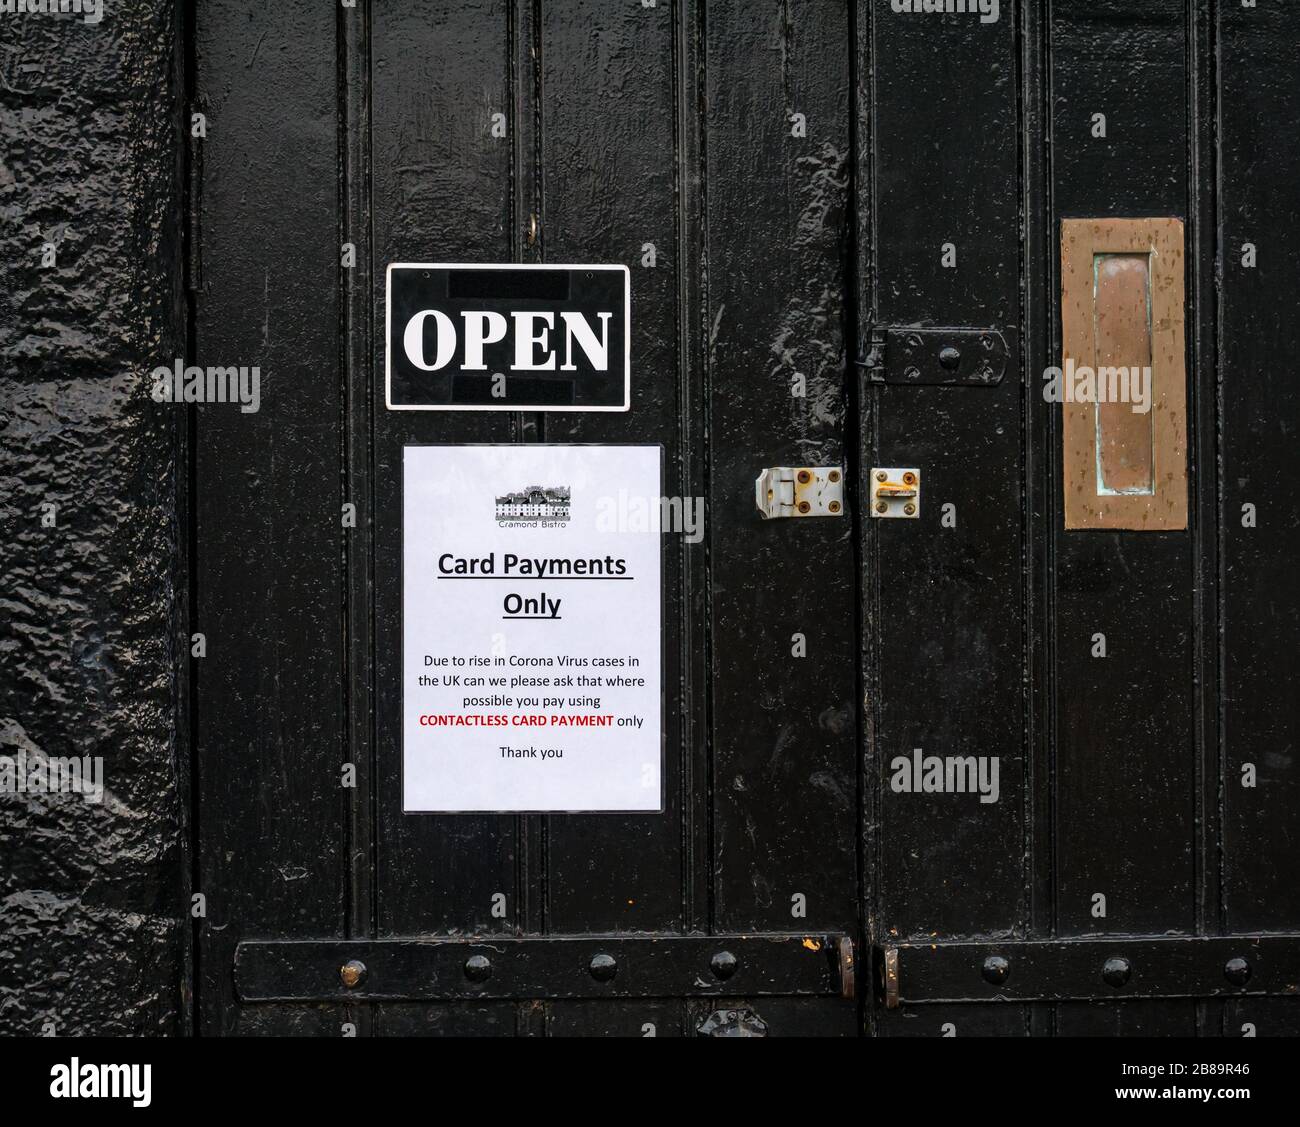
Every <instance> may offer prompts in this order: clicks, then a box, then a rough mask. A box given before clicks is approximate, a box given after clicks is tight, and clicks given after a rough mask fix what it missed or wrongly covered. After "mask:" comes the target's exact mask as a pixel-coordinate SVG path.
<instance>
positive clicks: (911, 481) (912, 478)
mask: <svg viewBox="0 0 1300 1127" xmlns="http://www.w3.org/2000/svg"><path fill="white" fill-rule="evenodd" d="M903 484H904V485H915V484H916V474H914V473H913V472H912V471H911V470H908V471H907V473H905V474H904V475H903Z"/></svg>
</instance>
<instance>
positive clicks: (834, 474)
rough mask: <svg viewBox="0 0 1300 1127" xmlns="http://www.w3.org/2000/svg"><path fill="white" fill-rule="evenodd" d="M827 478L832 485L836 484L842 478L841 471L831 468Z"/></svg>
mask: <svg viewBox="0 0 1300 1127" xmlns="http://www.w3.org/2000/svg"><path fill="white" fill-rule="evenodd" d="M826 480H827V481H829V482H830V483H831V484H832V485H834V484H835V483H836V482H837V481H839V480H840V471H839V470H831V472H830V473H828V474H827V475H826Z"/></svg>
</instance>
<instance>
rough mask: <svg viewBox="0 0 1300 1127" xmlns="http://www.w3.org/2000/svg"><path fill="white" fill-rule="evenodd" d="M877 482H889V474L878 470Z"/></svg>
mask: <svg viewBox="0 0 1300 1127" xmlns="http://www.w3.org/2000/svg"><path fill="white" fill-rule="evenodd" d="M876 480H877V481H888V480H889V474H887V473H885V471H884V470H877V471H876Z"/></svg>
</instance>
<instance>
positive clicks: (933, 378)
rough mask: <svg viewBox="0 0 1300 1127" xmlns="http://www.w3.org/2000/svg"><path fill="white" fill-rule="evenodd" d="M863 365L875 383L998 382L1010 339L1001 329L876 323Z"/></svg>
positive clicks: (985, 384)
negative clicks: (881, 325)
mask: <svg viewBox="0 0 1300 1127" xmlns="http://www.w3.org/2000/svg"><path fill="white" fill-rule="evenodd" d="M862 366H863V367H865V368H866V369H867V371H868V372H869V373H870V376H871V381H872V382H873V383H885V384H914V385H920V386H924V385H932V386H938V387H996V386H997V385H998V384H1000V383H1001V382H1002V377H1003V375H1004V374H1005V372H1006V370H1007V342H1006V338H1005V337H1004V336H1003V335H1002V334H1001V333H1000V332H998V330H997V329H948V328H919V327H915V328H906V327H898V328H877V329H874V330H872V333H871V351H870V353H869V354H868V355H867V358H866V360H864V361H862Z"/></svg>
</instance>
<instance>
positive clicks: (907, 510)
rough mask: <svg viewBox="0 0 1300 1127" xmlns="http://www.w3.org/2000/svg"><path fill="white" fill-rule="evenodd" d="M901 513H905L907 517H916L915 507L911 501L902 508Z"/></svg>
mask: <svg viewBox="0 0 1300 1127" xmlns="http://www.w3.org/2000/svg"><path fill="white" fill-rule="evenodd" d="M903 512H905V513H906V514H907V515H908V516H909V517H914V516H916V506H915V505H913V504H912V502H911V501H908V503H907V504H906V505H904V506H903Z"/></svg>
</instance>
